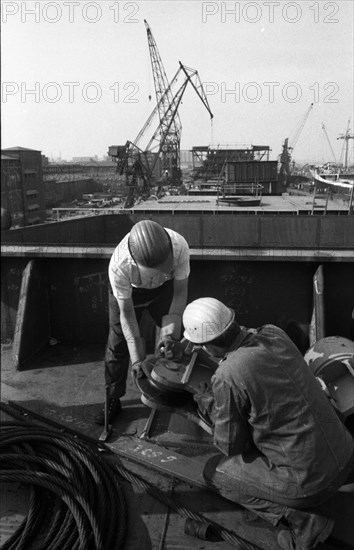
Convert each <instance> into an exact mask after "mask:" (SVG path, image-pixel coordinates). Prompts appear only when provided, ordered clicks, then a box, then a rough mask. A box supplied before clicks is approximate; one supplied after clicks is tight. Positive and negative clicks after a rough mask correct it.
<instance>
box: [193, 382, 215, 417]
mask: <svg viewBox="0 0 354 550" xmlns="http://www.w3.org/2000/svg"><path fill="white" fill-rule="evenodd" d="M193 399H194V401H195V402H196V403H197V405H198V409H199V410H200V412H201V413H202V415H203V416H206V417H209V418H210V419H211V418H212V410H213V404H214V394H213V390H212V389H211V387H210V386H209V385H208V384H207V382H200V384H199V388H198V391H197V393H195V394H194V395H193Z"/></svg>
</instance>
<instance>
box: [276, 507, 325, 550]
mask: <svg viewBox="0 0 354 550" xmlns="http://www.w3.org/2000/svg"><path fill="white" fill-rule="evenodd" d="M285 518H286V520H287V521H288V523H289V530H282V531H280V532H279V534H278V544H279V546H280V548H283V549H284V550H312V549H313V548H315V547H316V545H317V544H318V543H319V542H323V541H325V540H326V539H327V538H328V537H329V535H330V534H331V532H332V529H333V525H334V522H333V520H331V519H329V518H326V517H325V516H322V515H320V514H316V513H314V512H307V511H305V510H289V512H288V513H287V514H286V515H285Z"/></svg>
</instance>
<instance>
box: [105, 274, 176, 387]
mask: <svg viewBox="0 0 354 550" xmlns="http://www.w3.org/2000/svg"><path fill="white" fill-rule="evenodd" d="M132 288H133V290H132V300H133V304H134V311H135V315H136V320H137V322H138V324H139V322H140V319H141V316H142V313H143V311H144V310H145V309H147V310H148V312H149V313H150V315H151V317H152V318H153V320H154V321H155V323H156V324H157V325H158V326H159V327H160V326H161V320H162V317H163V316H164V315H167V314H168V312H169V310H170V306H171V302H172V298H173V279H171V280H169V281H166V283H164V284H163V285H161V286H159V287H158V288H153V289H146V288H135V287H132ZM108 299H109V334H108V340H107V345H106V353H105V359H104V363H105V382H106V387H107V386H108V387H109V390H110V391H109V394H110V396H113V395H114V396H115V397H122V396H123V395H124V394H125V390H126V381H127V375H128V368H129V351H128V345H127V342H126V340H125V337H124V334H123V330H122V326H121V323H120V310H119V306H118V302H117V300H116V298H115V297H114V296H113V293H112V289H111V287H109V292H108Z"/></svg>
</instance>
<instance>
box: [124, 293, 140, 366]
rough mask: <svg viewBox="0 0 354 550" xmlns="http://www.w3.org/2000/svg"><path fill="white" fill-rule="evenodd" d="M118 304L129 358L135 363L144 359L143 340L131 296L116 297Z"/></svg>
mask: <svg viewBox="0 0 354 550" xmlns="http://www.w3.org/2000/svg"><path fill="white" fill-rule="evenodd" d="M118 305H119V310H120V323H121V327H122V331H123V334H124V338H125V339H126V342H127V345H128V350H129V355H130V360H131V362H132V365H134V363H135V364H136V363H137V362H140V361H143V360H144V359H145V341H144V339H143V338H142V337H141V336H140V329H139V325H138V321H137V320H136V315H135V311H134V304H133V300H132V299H131V298H126V299H121V298H118Z"/></svg>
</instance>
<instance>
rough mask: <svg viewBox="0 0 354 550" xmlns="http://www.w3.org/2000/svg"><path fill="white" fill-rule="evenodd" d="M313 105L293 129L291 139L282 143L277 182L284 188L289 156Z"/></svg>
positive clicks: (288, 172)
mask: <svg viewBox="0 0 354 550" xmlns="http://www.w3.org/2000/svg"><path fill="white" fill-rule="evenodd" d="M312 108H313V103H311V105H310V106H309V108H308V109H307V111H306V113H305V115H304V117H303V118H302V120H301V121H300V123H299V125H298V126H297V128H296V129H295V131H294V133H293V135H292V137H291V138H290V139H289V138H286V139H285V140H284V143H283V150H282V152H281V155H280V171H279V181H280V182H281V183H282V184H283V185H284V186H286V184H287V181H288V178H289V176H290V172H291V170H290V163H291V155H292V153H293V151H294V149H295V146H296V144H297V142H298V139H299V137H300V134H301V132H302V130H303V128H304V126H305V123H306V121H307V119H308V117H309V114H310V112H311V111H312Z"/></svg>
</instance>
